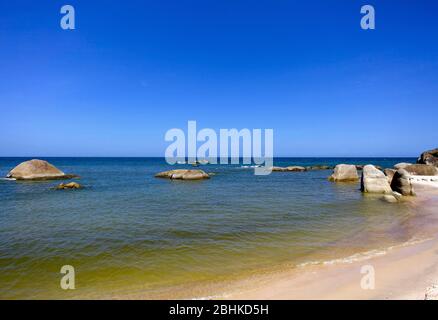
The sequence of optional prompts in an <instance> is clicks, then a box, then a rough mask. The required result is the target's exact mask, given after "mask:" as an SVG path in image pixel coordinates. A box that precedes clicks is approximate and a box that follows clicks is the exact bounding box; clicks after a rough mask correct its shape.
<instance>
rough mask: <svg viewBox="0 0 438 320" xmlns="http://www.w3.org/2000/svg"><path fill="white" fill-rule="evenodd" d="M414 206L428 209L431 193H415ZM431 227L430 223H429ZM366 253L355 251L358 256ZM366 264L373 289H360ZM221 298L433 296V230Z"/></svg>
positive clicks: (436, 199)
mask: <svg viewBox="0 0 438 320" xmlns="http://www.w3.org/2000/svg"><path fill="white" fill-rule="evenodd" d="M413 204H414V206H415V207H416V208H415V210H419V211H418V212H420V211H422V212H424V211H427V212H428V213H429V214H433V213H434V212H433V211H435V212H438V211H436V209H437V208H438V196H437V193H433V194H429V195H427V196H422V197H418V199H415V200H414V201H413ZM435 230H436V229H435ZM364 254H366V253H359V254H358V256H360V255H364ZM364 266H366V268H369V266H372V268H373V270H374V278H375V283H374V289H362V287H361V281H362V279H363V278H364V276H366V272H365V273H361V271H363V270H362V268H363V267H364ZM253 280H254V281H253V283H251V284H249V285H246V286H245V287H241V289H240V290H238V291H237V290H236V291H234V292H233V293H230V294H227V295H224V296H223V299H231V300H236V299H249V300H271V299H274V300H290V299H297V300H301V299H311V300H332V299H335V300H336V299H346V300H356V299H359V300H360V299H377V300H384V299H416V300H417V299H421V300H423V299H425V297H426V295H427V298H428V299H438V236H434V237H432V238H428V239H422V240H421V239H419V240H413V241H408V242H407V243H402V244H400V245H396V246H392V247H389V248H387V250H384V252H383V251H381V250H380V251H379V250H376V252H375V254H370V255H369V256H365V255H364V256H363V259H361V258H358V259H356V260H355V259H351V257H345V258H343V259H334V260H332V261H325V262H318V263H312V262H309V263H307V264H305V265H304V266H303V267H298V268H295V269H292V270H289V271H282V272H277V273H275V274H273V275H270V276H262V277H260V278H259V279H256V280H255V279H253Z"/></svg>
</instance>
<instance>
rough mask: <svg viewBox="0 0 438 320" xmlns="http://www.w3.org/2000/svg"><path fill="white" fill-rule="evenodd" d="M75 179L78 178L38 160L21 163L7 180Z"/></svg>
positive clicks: (9, 174) (10, 173)
mask: <svg viewBox="0 0 438 320" xmlns="http://www.w3.org/2000/svg"><path fill="white" fill-rule="evenodd" d="M74 177H77V176H76V175H73V174H65V173H64V172H62V171H61V170H59V169H58V168H56V167H55V166H53V165H52V164H50V163H48V162H47V161H44V160H38V159H33V160H29V161H25V162H22V163H20V164H19V165H18V166H16V167H15V168H14V169H12V170H11V171H10V172H9V173H8V174H7V176H6V178H13V179H16V180H56V179H71V178H74Z"/></svg>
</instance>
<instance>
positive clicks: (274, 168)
mask: <svg viewBox="0 0 438 320" xmlns="http://www.w3.org/2000/svg"><path fill="white" fill-rule="evenodd" d="M271 171H273V172H284V171H287V169H286V168H283V167H271Z"/></svg>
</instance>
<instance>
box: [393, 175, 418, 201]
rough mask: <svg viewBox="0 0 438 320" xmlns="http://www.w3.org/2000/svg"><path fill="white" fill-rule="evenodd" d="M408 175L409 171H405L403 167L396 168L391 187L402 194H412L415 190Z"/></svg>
mask: <svg viewBox="0 0 438 320" xmlns="http://www.w3.org/2000/svg"><path fill="white" fill-rule="evenodd" d="M409 176H410V174H409V172H407V171H406V170H405V169H399V170H397V171H396V173H395V174H394V177H393V178H392V182H391V189H392V190H394V191H395V192H398V193H400V194H402V195H404V196H414V195H415V191H414V188H413V186H412V183H411V181H410V179H409Z"/></svg>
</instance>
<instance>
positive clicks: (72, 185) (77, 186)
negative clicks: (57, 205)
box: [55, 182, 82, 190]
mask: <svg viewBox="0 0 438 320" xmlns="http://www.w3.org/2000/svg"><path fill="white" fill-rule="evenodd" d="M55 189H57V190H65V189H82V186H81V185H80V184H79V183H77V182H69V183H61V184H60V185H59V186H57V187H56V188H55Z"/></svg>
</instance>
